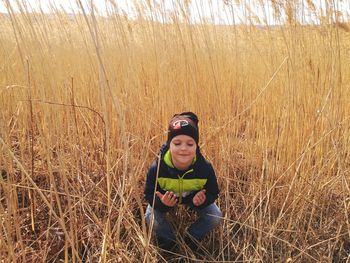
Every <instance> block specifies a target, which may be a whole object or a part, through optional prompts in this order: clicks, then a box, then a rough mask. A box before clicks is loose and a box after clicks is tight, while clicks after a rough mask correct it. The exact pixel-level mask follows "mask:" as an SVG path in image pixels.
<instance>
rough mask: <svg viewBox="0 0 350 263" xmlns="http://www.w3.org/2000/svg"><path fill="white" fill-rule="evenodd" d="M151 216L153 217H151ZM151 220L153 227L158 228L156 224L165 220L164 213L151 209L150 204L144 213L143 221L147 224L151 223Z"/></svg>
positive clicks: (159, 224)
mask: <svg viewBox="0 0 350 263" xmlns="http://www.w3.org/2000/svg"><path fill="white" fill-rule="evenodd" d="M152 217H154V218H153V219H152ZM152 220H153V227H154V228H158V226H161V225H162V224H163V223H164V221H166V213H163V212H159V211H157V210H155V209H153V208H152V207H151V206H148V207H147V209H146V213H145V221H146V223H147V224H151V222H152Z"/></svg>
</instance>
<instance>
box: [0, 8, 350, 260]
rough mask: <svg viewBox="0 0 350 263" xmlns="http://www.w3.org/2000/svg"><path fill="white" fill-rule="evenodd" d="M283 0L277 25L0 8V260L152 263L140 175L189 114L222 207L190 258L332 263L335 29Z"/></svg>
mask: <svg viewBox="0 0 350 263" xmlns="http://www.w3.org/2000/svg"><path fill="white" fill-rule="evenodd" d="M227 2H229V1H227ZM273 2H274V3H276V1H273ZM308 2H309V3H311V2H312V1H308ZM228 4H229V3H228ZM285 8H287V9H288V10H289V13H290V16H291V17H289V18H288V21H289V22H288V24H286V25H284V26H280V27H254V26H252V25H240V26H213V25H208V24H202V25H190V24H188V23H186V22H185V21H186V19H185V20H183V17H185V18H186V9H185V8H184V9H183V10H182V16H181V17H182V18H181V17H177V18H176V17H173V19H174V23H173V24H161V23H158V22H151V21H148V20H146V19H143V18H142V15H143V14H145V13H146V11H144V10H141V9H140V10H139V12H140V13H139V16H140V17H139V19H138V20H128V19H127V18H126V17H124V16H116V15H114V16H110V17H109V18H102V17H99V16H91V15H83V14H82V15H77V16H75V17H71V16H68V15H67V14H65V13H63V12H59V11H56V12H55V13H54V14H52V15H50V16H48V15H44V14H40V13H37V14H30V13H28V12H26V11H25V10H22V12H21V13H20V14H14V13H11V16H2V17H0V19H1V21H0V105H1V106H0V109H1V110H0V170H1V176H0V218H1V221H0V222H1V228H0V261H4V262H56V261H57V262H59V261H60V260H61V261H64V262H80V261H81V260H85V261H86V262H97V261H100V262H106V261H108V262H141V261H143V262H155V261H156V259H157V258H158V260H159V261H160V262H162V259H161V257H160V255H159V251H158V250H157V249H156V248H155V247H154V246H153V245H152V244H149V243H148V236H147V228H146V226H145V222H144V220H143V217H142V215H143V212H144V210H143V209H144V207H145V202H144V200H143V199H142V198H143V197H142V191H143V183H144V180H145V173H146V171H147V168H148V165H149V164H150V163H151V161H152V160H153V159H154V158H155V156H156V154H157V151H158V148H159V146H160V144H161V143H162V142H163V141H164V140H165V127H166V124H167V121H168V119H169V118H170V117H171V116H172V114H173V113H174V112H179V111H182V110H192V111H195V112H196V113H198V115H199V118H200V127H201V138H200V141H201V144H202V146H201V147H202V151H203V153H204V154H205V156H207V157H208V159H209V160H210V161H211V162H212V163H213V164H214V167H215V168H216V171H217V176H218V179H219V183H220V185H221V189H222V191H221V196H220V198H219V200H218V203H219V205H220V207H221V208H222V210H223V212H224V223H223V224H222V226H221V227H220V228H218V229H217V230H216V231H215V233H212V234H211V235H210V236H209V237H208V238H207V240H206V241H207V242H205V246H206V248H207V250H208V254H207V255H205V256H204V257H205V259H204V261H205V262H209V261H213V262H234V261H244V262H319V261H322V262H348V261H349V254H350V242H349V240H350V224H349V212H350V187H349V184H350V178H349V172H350V157H349V154H350V125H349V123H350V107H349V105H350V99H349V89H350V88H349V83H350V71H349V67H348V65H349V64H350V56H349V44H350V34H349V32H348V31H349V30H348V28H349V25H348V24H346V23H334V24H329V23H322V24H321V25H319V26H302V25H300V24H298V23H296V22H295V21H293V19H292V17H293V16H292V14H293V12H292V11H293V6H290V5H289V6H286V7H285ZM156 14H157V15H158V16H159V15H162V13H161V12H160V13H156ZM180 18H181V21H180ZM179 216H182V217H185V219H191V218H192V215H190V214H187V213H186V212H185V211H180V212H179ZM179 227H180V229H181V228H182V227H183V226H182V225H180V226H179ZM180 252H181V253H182V254H185V255H188V256H187V257H191V255H190V254H188V253H189V252H188V251H187V250H186V249H185V248H181V249H180ZM175 258H176V257H175ZM175 261H176V259H173V262H175ZM187 261H189V262H190V260H189V259H187Z"/></svg>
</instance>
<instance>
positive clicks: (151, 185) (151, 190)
mask: <svg viewBox="0 0 350 263" xmlns="http://www.w3.org/2000/svg"><path fill="white" fill-rule="evenodd" d="M156 179H157V161H154V162H153V163H152V165H151V167H150V168H149V170H148V173H147V178H146V184H145V189H144V197H145V199H146V200H147V202H148V203H149V204H150V205H151V206H153V197H154V206H153V208H154V209H156V210H158V211H161V212H167V211H169V210H170V209H171V207H169V206H167V205H164V204H163V203H162V201H161V200H160V199H159V197H158V196H157V195H155V192H156V191H159V192H160V193H162V194H165V191H164V190H163V189H161V188H160V186H159V185H158V183H157V182H156Z"/></svg>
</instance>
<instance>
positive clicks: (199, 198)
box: [192, 189, 206, 206]
mask: <svg viewBox="0 0 350 263" xmlns="http://www.w3.org/2000/svg"><path fill="white" fill-rule="evenodd" d="M205 199H206V196H205V189H203V190H200V191H199V192H198V193H196V195H195V196H194V197H193V200H192V201H193V204H194V205H195V206H200V205H202V204H203V203H204V202H205Z"/></svg>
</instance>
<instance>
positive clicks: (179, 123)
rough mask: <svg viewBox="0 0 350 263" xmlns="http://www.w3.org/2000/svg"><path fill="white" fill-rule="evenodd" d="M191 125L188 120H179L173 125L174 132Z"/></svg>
mask: <svg viewBox="0 0 350 263" xmlns="http://www.w3.org/2000/svg"><path fill="white" fill-rule="evenodd" d="M188 124H189V123H188V121H187V120H177V121H175V122H174V123H173V128H174V130H178V129H181V127H184V126H187V125H188Z"/></svg>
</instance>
